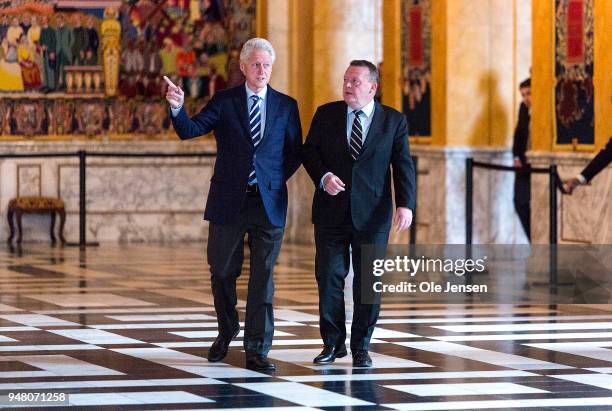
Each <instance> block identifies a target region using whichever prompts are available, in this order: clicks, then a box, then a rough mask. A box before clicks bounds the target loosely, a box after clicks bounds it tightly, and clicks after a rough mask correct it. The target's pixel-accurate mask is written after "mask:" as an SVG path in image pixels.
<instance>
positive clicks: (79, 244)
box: [64, 241, 100, 247]
mask: <svg viewBox="0 0 612 411" xmlns="http://www.w3.org/2000/svg"><path fill="white" fill-rule="evenodd" d="M64 245H65V246H66V247H99V246H100V243H99V242H97V241H92V242H88V243H85V244H81V243H71V242H68V243H65V244H64Z"/></svg>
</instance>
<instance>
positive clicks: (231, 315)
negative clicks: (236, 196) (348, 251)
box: [207, 193, 284, 356]
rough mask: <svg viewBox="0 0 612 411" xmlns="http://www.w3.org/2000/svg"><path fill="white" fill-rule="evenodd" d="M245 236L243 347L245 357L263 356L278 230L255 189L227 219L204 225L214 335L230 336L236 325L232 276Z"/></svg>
mask: <svg viewBox="0 0 612 411" xmlns="http://www.w3.org/2000/svg"><path fill="white" fill-rule="evenodd" d="M245 234H246V235H247V240H248V245H249V250H250V277H249V284H248V292H247V305H246V320H245V327H244V349H245V351H246V354H247V356H252V355H255V354H263V355H267V353H268V351H269V350H270V347H271V346H272V337H273V335H274V314H273V311H272V300H273V298H274V282H273V274H272V271H273V268H274V264H275V263H276V258H277V257H278V254H279V252H280V247H281V243H282V241H283V234H284V228H283V227H275V226H274V225H272V223H270V220H269V219H268V216H267V214H266V210H265V208H264V205H263V202H262V200H261V197H260V196H259V193H248V194H247V197H246V199H245V201H244V204H243V206H242V208H241V210H240V212H239V214H238V217H237V218H236V219H235V221H234V222H233V223H231V224H216V223H213V222H211V223H210V228H209V234H208V248H207V255H208V263H209V265H210V272H211V284H212V291H213V297H214V302H215V311H216V312H217V322H218V325H219V335H221V336H224V337H231V335H232V332H233V331H234V330H236V329H237V328H238V327H239V323H238V312H237V311H236V303H237V295H236V280H237V279H238V277H239V276H240V272H241V271H242V263H243V260H244V236H245Z"/></svg>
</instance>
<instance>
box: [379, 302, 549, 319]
mask: <svg viewBox="0 0 612 411" xmlns="http://www.w3.org/2000/svg"><path fill="white" fill-rule="evenodd" d="M554 312H557V311H556V310H549V309H547V308H535V307H527V308H522V307H512V306H511V305H509V306H503V307H502V306H499V307H494V308H457V307H453V306H449V308H445V309H439V310H422V309H421V310H385V309H383V310H381V312H380V316H381V317H382V318H385V317H423V316H432V317H433V316H460V315H463V316H465V315H489V314H490V315H500V314H545V313H554Z"/></svg>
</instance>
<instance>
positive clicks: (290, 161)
mask: <svg viewBox="0 0 612 411" xmlns="http://www.w3.org/2000/svg"><path fill="white" fill-rule="evenodd" d="M274 58H275V53H274V49H273V48H272V45H271V44H270V42H268V41H267V40H265V39H260V38H254V39H250V40H248V41H247V42H246V43H245V44H244V46H243V48H242V52H241V53H240V70H241V71H242V73H243V74H244V76H245V77H246V82H245V83H244V84H241V85H240V86H237V87H234V88H230V89H227V90H221V91H219V92H217V93H215V95H214V96H213V97H212V99H211V101H210V102H209V103H208V104H207V105H206V107H204V109H203V110H202V111H201V112H200V113H199V114H196V115H195V116H193V117H192V118H189V116H188V115H187V113H186V111H185V109H184V108H183V101H184V93H183V90H181V89H180V88H178V87H176V86H174V85H173V84H172V83H170V82H169V80H167V81H168V82H169V85H170V87H169V88H168V93H167V94H166V99H167V100H168V103H170V107H171V112H172V123H173V124H174V128H175V130H176V132H177V133H178V135H179V137H180V138H181V139H189V138H194V137H198V136H201V135H204V134H207V133H209V132H211V131H214V133H215V140H216V141H217V161H216V163H215V170H214V174H213V176H212V179H211V182H210V191H209V193H208V200H207V203H206V210H205V211H204V218H205V219H206V220H209V221H210V230H209V235H208V263H209V265H210V271H211V275H212V276H211V283H212V291H213V296H214V300H215V310H216V312H217V321H218V323H219V336H218V337H217V339H216V340H215V342H214V343H213V345H212V347H210V350H209V352H208V360H209V361H211V362H215V361H221V360H222V359H223V358H224V357H225V355H226V354H227V350H228V347H229V344H230V342H231V341H232V339H233V338H234V337H235V336H236V335H237V334H238V332H239V331H240V327H239V325H238V312H237V311H236V300H237V296H236V279H237V278H238V276H239V275H240V271H241V270H242V262H243V259H244V254H243V251H244V249H243V244H244V236H245V235H247V238H248V243H249V248H250V250H251V258H250V271H251V276H250V278H249V288H248V295H247V306H246V320H245V328H244V349H245V351H246V366H247V368H249V369H253V370H273V369H274V368H275V367H274V364H272V363H270V362H269V361H268V358H267V354H268V351H269V350H270V347H271V346H272V336H273V335H274V316H273V313H272V299H273V296H274V284H273V281H272V269H273V267H274V263H275V262H276V258H277V257H278V253H279V251H280V246H281V243H282V240H283V233H284V226H285V220H286V217H287V186H286V182H287V180H288V179H289V178H290V177H291V176H292V175H293V173H295V171H296V170H297V168H298V167H299V166H300V148H301V144H302V128H301V126H300V116H299V113H298V107H297V103H296V101H295V100H294V99H292V98H291V97H289V96H287V95H285V94H282V93H279V92H278V91H276V90H274V89H272V87H270V86H268V81H269V80H270V74H271V73H272V64H273V63H274Z"/></svg>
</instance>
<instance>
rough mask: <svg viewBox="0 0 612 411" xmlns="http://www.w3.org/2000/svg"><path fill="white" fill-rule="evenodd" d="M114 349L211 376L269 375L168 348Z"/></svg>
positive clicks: (252, 376)
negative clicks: (209, 360)
mask: <svg viewBox="0 0 612 411" xmlns="http://www.w3.org/2000/svg"><path fill="white" fill-rule="evenodd" d="M112 351H115V352H118V353H121V354H124V355H129V356H131V357H136V358H140V359H143V360H146V361H151V362H154V363H157V364H162V365H165V366H166V367H171V368H176V369H179V370H183V371H185V372H189V373H191V374H195V375H200V376H202V377H209V378H258V377H267V375H266V374H261V373H258V372H255V371H251V370H246V369H242V368H238V367H232V366H230V365H227V364H224V363H209V362H208V360H206V359H205V358H202V357H198V356H196V355H191V354H186V353H182V352H179V351H174V350H170V349H167V348H123V349H113V350H112Z"/></svg>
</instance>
